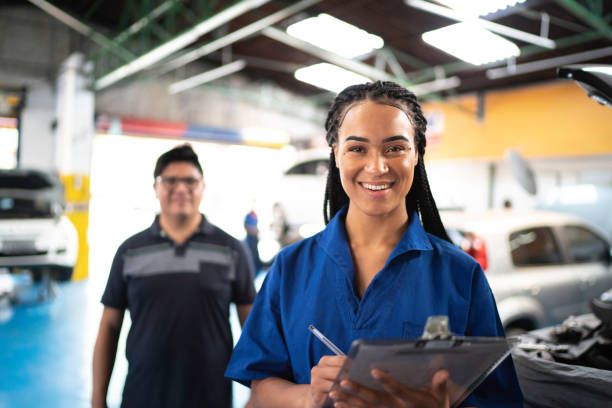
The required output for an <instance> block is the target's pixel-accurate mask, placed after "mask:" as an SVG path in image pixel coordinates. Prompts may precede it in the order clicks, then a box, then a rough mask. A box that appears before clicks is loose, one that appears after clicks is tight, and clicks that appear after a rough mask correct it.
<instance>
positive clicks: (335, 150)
mask: <svg viewBox="0 0 612 408" xmlns="http://www.w3.org/2000/svg"><path fill="white" fill-rule="evenodd" d="M332 150H333V152H334V161H335V162H336V168H338V143H334V144H332Z"/></svg>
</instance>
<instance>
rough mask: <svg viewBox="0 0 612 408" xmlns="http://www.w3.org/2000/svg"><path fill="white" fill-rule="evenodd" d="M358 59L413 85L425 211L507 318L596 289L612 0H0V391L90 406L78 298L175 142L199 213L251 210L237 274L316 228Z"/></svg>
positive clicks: (610, 116)
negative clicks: (343, 97) (475, 266)
mask: <svg viewBox="0 0 612 408" xmlns="http://www.w3.org/2000/svg"><path fill="white" fill-rule="evenodd" d="M585 72H586V74H585V77H584V78H585V79H582V78H583V77H581V75H583V74H584V73H585ZM378 80H381V81H394V82H397V83H399V84H401V85H402V86H404V87H406V88H408V89H409V90H411V91H413V92H414V93H415V94H416V95H417V97H418V99H419V102H420V104H421V106H422V109H423V112H424V115H425V117H426V119H427V132H426V139H427V149H426V154H425V156H424V157H425V166H426V167H427V173H428V177H429V183H430V186H431V190H432V193H433V196H434V197H435V199H436V203H437V207H438V209H439V210H440V214H441V218H442V220H443V222H444V224H445V226H446V228H447V231H448V234H449V237H450V238H451V239H452V241H453V243H454V244H455V245H456V246H458V247H459V248H461V249H463V250H464V251H466V252H468V253H469V254H470V255H472V256H473V257H474V258H475V259H476V260H477V261H478V262H479V263H480V265H481V266H482V268H483V270H484V272H485V276H487V278H488V279H489V284H490V286H491V289H492V291H493V294H494V296H495V298H496V301H497V308H498V311H499V314H500V317H501V320H502V323H503V325H504V327H505V329H506V333H507V334H508V335H511V334H512V335H515V334H516V335H524V334H525V333H528V332H531V331H533V330H541V329H543V328H546V327H551V326H553V325H559V324H561V323H562V322H564V321H566V319H568V318H570V317H571V316H576V315H581V314H588V313H591V312H592V309H591V306H590V303H592V302H591V301H592V299H594V298H598V297H599V296H600V295H602V293H604V292H606V291H608V290H610V289H612V262H611V257H612V253H611V252H610V245H611V241H612V2H610V1H604V0H519V1H516V0H515V1H494V2H493V1H484V0H483V1H469V2H468V1H465V2H464V1H452V0H351V1H346V0H299V1H298V0H295V1H293V0H105V1H100V0H98V1H79V0H2V2H0V408H22V407H40V406H44V407H49V408H59V407H71V408H77V407H89V406H91V395H92V355H93V350H94V343H95V341H96V335H97V333H98V325H99V322H100V318H101V315H102V310H103V305H102V304H101V302H100V299H101V297H102V294H103V292H104V289H105V287H106V283H107V279H108V277H109V271H110V269H111V263H112V261H113V256H114V254H115V252H116V251H117V248H118V247H119V245H120V244H121V243H122V242H123V241H124V240H126V239H127V238H128V237H130V236H131V235H133V234H135V233H136V232H138V231H142V230H144V229H146V228H148V227H149V226H150V225H151V222H152V220H153V219H154V217H155V215H156V214H157V213H158V212H159V211H160V209H159V202H158V200H157V198H156V193H155V190H154V189H153V188H152V186H153V183H154V180H153V179H152V174H153V168H154V167H155V162H156V160H157V158H158V157H159V156H160V155H161V154H162V153H164V152H165V151H168V150H169V149H172V148H173V147H175V146H177V145H179V144H183V143H189V144H190V145H191V146H192V147H193V149H194V151H195V152H196V153H197V154H198V156H199V159H200V162H201V164H202V168H203V173H204V178H205V186H206V189H205V192H204V196H203V197H204V198H203V200H202V205H201V207H200V210H201V212H202V213H203V214H205V216H206V218H207V219H208V220H209V221H211V222H212V223H214V224H215V225H217V226H219V227H220V228H221V229H223V230H224V231H226V232H227V233H229V234H230V235H231V236H233V237H234V238H236V239H237V240H240V241H242V240H244V239H245V237H246V235H247V231H246V229H245V225H246V223H245V216H246V217H247V220H249V221H250V222H251V223H255V225H256V226H257V233H258V239H259V242H258V250H259V255H260V256H261V259H262V261H263V264H262V265H263V266H262V267H261V270H258V271H256V273H257V275H256V278H255V285H256V287H257V288H259V286H260V285H261V283H262V281H263V280H264V279H265V275H266V270H267V268H268V267H269V266H270V262H271V261H272V260H273V259H274V256H275V255H276V254H277V253H278V251H279V250H281V249H282V248H283V247H285V246H287V245H289V244H291V243H293V242H296V241H299V240H301V239H303V238H307V237H309V236H312V235H314V234H316V233H318V232H319V231H320V230H322V229H323V228H324V221H323V214H322V208H323V198H324V189H325V181H326V177H327V169H328V163H329V153H330V149H329V147H328V146H327V142H326V141H325V128H324V125H325V120H326V115H327V111H328V109H329V107H330V105H331V103H332V101H333V100H334V98H335V96H336V95H337V94H338V93H339V92H340V91H342V90H343V89H344V88H345V87H347V86H349V85H352V84H357V83H365V82H371V81H378ZM249 215H250V216H251V218H249ZM253 217H256V218H253ZM601 299H602V301H604V303H605V301H606V299H607V302H609V303H608V304H610V305H612V294H610V295H609V296H608V298H605V297H604V296H603V295H602V297H601ZM126 316H127V318H126V319H125V320H124V322H123V329H122V330H121V338H120V340H119V343H118V350H117V358H116V361H115V365H114V369H113V371H112V377H111V380H110V385H109V387H108V396H107V402H108V406H109V407H119V406H120V404H121V399H122V391H123V385H124V379H125V376H126V372H127V369H128V363H127V360H126V358H125V354H126V351H125V344H126V337H127V332H128V328H129V327H130V324H131V321H130V318H129V313H128V314H126ZM230 322H231V328H232V332H233V340H234V342H236V341H237V339H238V337H239V336H240V323H239V320H238V316H237V314H236V310H235V309H232V310H231V313H230ZM609 341H610V342H612V335H611V337H610V339H609ZM610 360H612V357H610ZM611 370H612V366H611V367H610V369H608V370H607V371H608V372H612V371H611ZM602 371H604V370H603V369H602ZM520 374H521V373H520V372H519V379H521V375H520ZM609 385H610V386H611V387H610V388H611V389H612V383H610V384H609ZM527 390H528V388H526V387H525V386H523V391H524V393H525V394H526V395H525V399H526V401H527V402H529V401H530V398H531V396H530V395H527V392H528V391H527ZM248 399H249V389H248V388H247V387H244V386H242V385H240V384H238V383H234V384H233V403H234V407H236V408H238V407H240V408H242V407H244V406H245V405H246V404H247V400H248ZM532 406H537V405H535V404H534V405H532ZM557 406H562V405H557ZM591 406H592V407H593V405H591Z"/></svg>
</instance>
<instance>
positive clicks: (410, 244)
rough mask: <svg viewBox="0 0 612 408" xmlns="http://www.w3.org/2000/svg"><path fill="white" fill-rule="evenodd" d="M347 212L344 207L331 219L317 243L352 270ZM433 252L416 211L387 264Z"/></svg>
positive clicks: (340, 263)
mask: <svg viewBox="0 0 612 408" xmlns="http://www.w3.org/2000/svg"><path fill="white" fill-rule="evenodd" d="M347 211H348V205H345V206H344V207H342V209H341V210H340V211H338V212H337V213H336V215H335V216H334V218H332V219H331V221H330V222H329V224H327V227H326V228H325V229H324V230H323V231H322V232H321V234H320V235H319V237H318V239H317V241H318V242H319V244H320V245H321V246H322V247H323V250H324V251H325V252H326V253H327V255H329V256H330V257H331V258H332V259H335V260H336V262H337V263H338V264H339V265H340V266H343V264H346V265H345V266H348V267H350V268H352V257H351V253H350V249H349V246H348V239H347V237H346V228H345V226H344V222H345V220H346V213H347ZM431 250H433V247H432V245H431V241H430V240H429V237H428V236H427V233H426V232H425V230H424V229H423V226H422V225H421V220H420V219H419V217H418V214H417V212H416V211H415V212H414V213H413V214H412V216H411V217H410V221H409V223H408V228H406V231H405V232H404V235H402V238H401V239H400V241H399V242H398V243H397V245H396V246H395V249H393V251H392V252H391V255H390V256H389V259H388V260H387V263H388V262H389V261H391V260H392V259H393V258H395V257H397V256H399V255H401V254H403V253H406V252H409V251H431Z"/></svg>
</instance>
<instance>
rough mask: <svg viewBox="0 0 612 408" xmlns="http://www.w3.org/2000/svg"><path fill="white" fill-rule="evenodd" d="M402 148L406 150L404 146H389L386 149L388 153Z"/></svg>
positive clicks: (399, 150)
mask: <svg viewBox="0 0 612 408" xmlns="http://www.w3.org/2000/svg"><path fill="white" fill-rule="evenodd" d="M404 150H406V148H405V147H404V146H391V147H389V148H388V149H387V151H388V152H390V153H395V152H401V151H404Z"/></svg>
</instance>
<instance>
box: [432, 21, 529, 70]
mask: <svg viewBox="0 0 612 408" xmlns="http://www.w3.org/2000/svg"><path fill="white" fill-rule="evenodd" d="M422 38H423V41H425V42H426V43H427V44H429V45H432V46H434V47H436V48H439V49H441V50H442V51H444V52H446V53H448V54H451V55H453V56H455V57H457V58H459V59H462V60H463V61H466V62H469V63H470V64H474V65H482V64H486V63H489V62H494V61H499V60H505V59H508V58H511V57H518V56H519V54H520V50H519V48H518V47H517V46H516V44H514V43H512V42H510V41H508V40H506V39H505V38H503V37H501V36H499V35H497V34H494V33H492V32H490V31H488V30H485V29H484V28H482V27H480V26H479V25H478V24H476V23H471V22H463V23H457V24H452V25H449V26H446V27H442V28H439V29H437V30H433V31H428V32H426V33H423V35H422Z"/></svg>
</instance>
